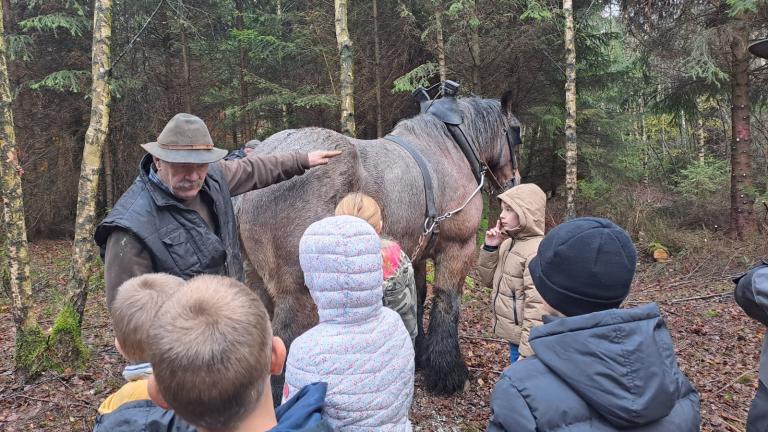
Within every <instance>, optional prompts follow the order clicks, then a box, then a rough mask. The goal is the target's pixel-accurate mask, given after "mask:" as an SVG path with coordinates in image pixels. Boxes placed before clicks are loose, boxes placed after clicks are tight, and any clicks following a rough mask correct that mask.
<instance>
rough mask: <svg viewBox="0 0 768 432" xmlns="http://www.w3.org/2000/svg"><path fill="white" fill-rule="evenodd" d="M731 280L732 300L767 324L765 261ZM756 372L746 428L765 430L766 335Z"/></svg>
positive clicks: (767, 401) (767, 402)
mask: <svg viewBox="0 0 768 432" xmlns="http://www.w3.org/2000/svg"><path fill="white" fill-rule="evenodd" d="M735 282H736V291H735V293H734V295H735V297H736V303H738V304H739V306H741V308H742V309H744V312H745V313H746V314H747V315H749V316H750V317H751V318H753V319H755V320H757V321H758V322H760V323H761V324H763V325H764V326H768V263H766V262H763V263H762V264H760V265H758V266H755V267H754V268H752V269H750V270H749V271H748V272H747V273H746V274H744V275H743V276H741V277H740V278H738V279H736V280H735ZM759 374H760V375H759V377H760V382H759V383H758V386H757V394H756V395H755V399H754V400H753V401H752V404H751V405H750V407H749V415H748V416H747V432H764V431H768V337H766V338H764V339H763V348H762V351H761V353H760V369H759Z"/></svg>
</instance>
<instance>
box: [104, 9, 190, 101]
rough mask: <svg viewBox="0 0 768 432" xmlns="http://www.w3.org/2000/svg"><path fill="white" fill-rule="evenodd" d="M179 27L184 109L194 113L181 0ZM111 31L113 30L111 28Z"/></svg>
mask: <svg viewBox="0 0 768 432" xmlns="http://www.w3.org/2000/svg"><path fill="white" fill-rule="evenodd" d="M179 14H180V15H179V28H180V29H181V66H182V70H183V73H184V111H185V112H186V113H188V114H192V96H191V92H192V85H191V84H190V82H189V81H190V79H189V77H190V75H189V47H188V46H187V31H186V30H185V29H184V26H186V22H185V21H184V4H183V3H182V2H181V0H179ZM110 31H111V30H110Z"/></svg>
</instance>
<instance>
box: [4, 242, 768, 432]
mask: <svg viewBox="0 0 768 432" xmlns="http://www.w3.org/2000/svg"><path fill="white" fill-rule="evenodd" d="M709 241H710V243H711V244H712V243H715V242H716V244H717V246H714V245H713V246H714V247H709V246H707V247H704V248H702V250H700V251H698V252H696V253H689V254H680V255H677V256H673V258H672V259H671V260H670V261H669V262H667V263H664V264H659V263H651V262H642V263H641V265H640V268H639V271H638V276H637V277H636V280H635V285H634V287H633V291H632V294H631V296H630V303H642V302H646V301H657V302H659V303H660V305H661V308H662V310H663V312H664V317H665V319H666V322H667V325H668V327H669V328H670V330H671V332H672V335H673V337H674V339H675V343H676V349H677V353H678V358H679V361H680V364H681V367H682V369H683V371H684V372H685V373H686V374H687V375H688V376H689V377H690V378H691V380H692V381H693V383H694V385H695V386H696V388H697V389H698V390H699V392H700V393H701V396H702V404H701V410H702V418H703V423H702V430H704V431H743V430H744V422H745V419H746V416H747V410H748V407H749V402H750V400H751V398H752V395H753V394H754V390H755V387H756V385H757V371H756V367H757V359H758V356H759V351H760V345H761V341H762V337H763V332H764V331H763V329H762V328H761V327H760V326H759V325H757V324H756V323H754V322H752V321H751V320H749V319H748V318H747V317H746V316H745V315H744V314H743V313H742V312H741V310H740V309H739V307H738V306H737V305H736V304H735V303H734V301H733V298H732V296H731V295H730V293H731V292H732V284H731V283H730V282H729V276H731V275H733V274H735V273H737V272H739V271H740V270H742V269H744V268H746V266H747V265H748V264H749V263H751V262H753V261H754V259H755V257H756V256H759V255H763V256H764V255H765V254H766V249H765V246H761V245H755V246H752V247H748V246H745V245H743V244H733V243H730V242H728V241H726V240H724V239H722V238H719V237H714V238H712V236H711V235H710V238H709ZM32 256H33V260H34V263H33V267H32V268H33V273H34V275H33V276H34V280H35V282H36V284H35V290H36V295H37V297H38V300H39V301H38V304H39V305H40V306H41V311H42V313H43V316H44V322H43V323H44V325H45V326H50V325H51V315H52V313H53V311H52V310H51V309H50V307H48V306H47V305H48V304H51V303H53V302H55V301H57V300H58V299H59V298H60V294H58V293H59V288H60V287H62V286H63V284H64V282H65V274H66V273H65V272H64V270H63V268H64V266H65V265H66V263H67V262H68V258H69V244H68V243H64V242H40V243H36V244H33V245H32ZM488 297H489V294H488V291H487V290H486V289H484V288H482V287H480V286H475V284H474V283H471V282H470V283H468V284H467V286H466V289H465V291H464V295H463V305H464V307H463V311H462V318H461V331H460V334H461V344H462V352H463V353H464V357H465V359H466V361H467V365H468V366H469V369H470V377H471V380H470V383H469V385H468V387H467V389H466V390H465V391H464V393H462V394H459V395H456V396H454V397H447V398H446V397H435V396H431V395H428V394H427V393H426V392H425V391H424V390H423V389H422V380H421V377H420V376H418V375H417V378H416V394H415V397H414V402H413V408H412V412H411V418H412V420H413V423H414V426H415V428H416V430H423V431H442V430H445V431H453V430H459V431H475V430H483V429H484V426H485V424H486V421H487V418H488V414H489V413H488V401H489V398H490V393H491V391H492V389H493V384H494V382H495V381H496V379H497V377H498V375H499V374H500V373H501V371H502V370H503V369H504V368H505V367H506V366H507V364H508V361H509V360H508V357H507V356H508V354H507V350H506V343H504V342H501V341H497V340H495V339H493V338H492V337H490V336H489V334H488V322H489V320H490V317H489V312H488V310H489V306H488ZM9 307H10V306H9V303H8V301H7V299H5V298H2V299H0V430H7V431H17V430H18V431H22V430H23V431H51V432H53V431H56V432H58V431H68V430H73V431H90V430H91V429H92V427H93V420H94V417H95V413H96V407H97V406H98V404H99V402H100V401H101V400H102V399H104V398H105V397H106V396H107V395H108V394H109V393H110V392H112V391H114V390H115V389H117V388H118V387H119V386H120V385H121V383H122V377H121V375H120V372H121V370H122V366H123V364H122V360H121V359H120V357H119V355H118V353H117V352H116V351H115V349H114V347H113V346H112V334H111V329H110V325H109V319H108V316H107V314H106V311H105V306H104V295H103V293H102V292H98V293H95V294H93V295H92V296H91V298H90V299H89V303H88V308H87V311H86V316H85V327H84V330H83V333H84V338H85V340H86V344H87V345H88V346H89V347H90V348H91V350H92V354H91V358H90V361H89V363H88V367H87V369H86V370H85V371H83V372H81V373H74V372H71V371H68V373H65V374H56V373H47V374H44V375H43V376H41V377H40V378H38V379H36V380H34V381H32V382H29V383H26V384H25V383H21V382H20V381H19V380H18V378H16V376H15V375H14V372H13V325H12V321H11V317H10V312H9Z"/></svg>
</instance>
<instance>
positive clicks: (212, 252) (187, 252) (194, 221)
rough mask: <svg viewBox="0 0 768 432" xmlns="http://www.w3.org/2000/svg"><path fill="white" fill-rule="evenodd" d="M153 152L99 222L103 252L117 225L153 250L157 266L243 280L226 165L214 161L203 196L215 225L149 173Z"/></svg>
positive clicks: (184, 275)
mask: <svg viewBox="0 0 768 432" xmlns="http://www.w3.org/2000/svg"><path fill="white" fill-rule="evenodd" d="M151 165H152V157H151V156H150V155H146V156H145V157H144V158H143V159H142V161H141V163H140V166H139V175H138V177H136V181H134V183H133V185H131V187H130V188H128V190H127V191H126V192H125V193H124V194H123V196H122V197H120V199H119V200H118V201H117V203H116V204H115V207H114V208H113V209H112V211H111V212H110V213H109V215H107V217H106V218H105V219H104V220H103V221H101V223H100V224H99V226H98V227H97V228H96V233H95V235H94V238H95V240H96V244H98V245H99V247H100V248H101V256H102V258H103V257H104V254H105V252H106V250H105V248H106V244H107V239H108V238H109V235H110V234H112V232H113V231H114V230H116V229H123V230H127V231H129V232H131V233H132V234H133V235H134V236H136V238H138V239H139V240H141V242H142V243H143V244H144V247H145V248H146V250H147V251H148V252H149V253H150V255H151V256H152V265H153V267H154V270H155V271H156V272H164V273H170V274H173V275H176V276H179V277H181V278H184V279H191V278H193V277H195V276H197V275H200V274H219V275H224V276H229V277H232V278H235V279H237V280H239V281H241V282H242V281H243V280H244V274H243V262H242V258H241V257H240V242H239V239H238V233H237V223H236V221H235V214H234V210H233V209H232V203H231V199H230V193H229V187H228V186H227V184H226V183H225V182H224V178H223V175H222V172H221V170H220V169H219V168H218V166H217V165H216V164H211V165H210V167H209V169H208V176H207V177H206V179H205V183H204V184H203V188H202V189H201V190H200V194H201V199H202V200H203V202H204V203H206V204H207V205H209V208H210V210H211V213H212V216H213V218H214V220H215V222H216V230H217V231H218V233H216V232H214V231H213V230H211V229H210V228H209V227H208V225H207V224H206V223H205V221H204V220H203V218H202V217H201V216H200V215H199V214H198V213H197V212H196V211H194V210H192V209H189V208H187V207H185V206H184V205H183V204H182V203H181V202H180V201H179V200H177V199H176V198H175V197H173V196H172V195H170V194H169V193H167V192H166V191H165V190H163V189H162V188H161V187H160V186H158V185H157V184H155V183H154V182H153V181H152V180H150V179H149V170H150V167H151Z"/></svg>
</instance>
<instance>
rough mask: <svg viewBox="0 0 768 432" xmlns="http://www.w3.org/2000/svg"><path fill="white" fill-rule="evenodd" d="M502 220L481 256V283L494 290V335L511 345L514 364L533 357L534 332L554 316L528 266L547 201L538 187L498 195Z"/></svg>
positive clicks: (525, 186) (489, 235) (487, 237)
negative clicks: (545, 317) (544, 319)
mask: <svg viewBox="0 0 768 432" xmlns="http://www.w3.org/2000/svg"><path fill="white" fill-rule="evenodd" d="M499 199H500V200H501V209H502V211H501V215H500V216H499V221H498V222H496V226H495V227H494V228H491V229H490V230H488V232H486V233H485V244H484V245H483V248H482V250H481V251H480V255H479V257H478V263H477V270H478V274H479V276H480V281H481V282H482V283H483V284H484V285H486V286H489V287H491V288H493V291H492V293H491V307H492V308H493V334H494V335H496V336H498V337H500V338H502V339H504V340H507V341H509V357H510V362H511V363H514V362H515V361H517V360H518V358H525V357H528V356H531V355H533V350H531V347H530V345H529V344H528V336H529V335H530V332H531V328H532V327H534V326H537V325H541V317H542V315H545V314H549V315H555V314H556V313H555V312H554V311H552V310H549V309H548V308H547V307H546V306H545V305H544V303H543V302H542V301H541V297H540V296H539V293H538V292H537V291H536V287H535V286H534V283H533V280H531V273H530V270H529V268H528V264H529V263H530V262H531V259H533V257H534V256H536V250H537V249H538V248H539V243H541V240H542V239H543V238H544V214H545V212H546V208H547V196H546V194H545V193H544V191H542V190H541V189H540V188H539V187H538V186H536V185H535V184H523V185H520V186H516V187H513V188H512V189H510V190H508V191H506V192H504V193H503V194H501V195H499Z"/></svg>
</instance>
